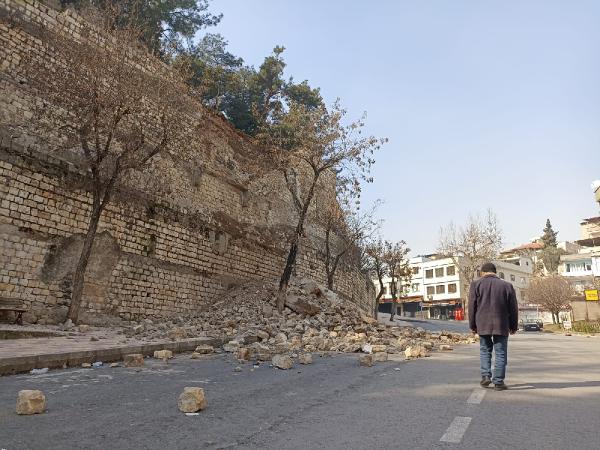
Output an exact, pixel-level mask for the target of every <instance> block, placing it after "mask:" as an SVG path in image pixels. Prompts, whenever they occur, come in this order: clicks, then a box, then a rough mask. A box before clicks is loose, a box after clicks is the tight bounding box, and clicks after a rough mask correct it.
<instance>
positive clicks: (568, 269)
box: [567, 264, 571, 272]
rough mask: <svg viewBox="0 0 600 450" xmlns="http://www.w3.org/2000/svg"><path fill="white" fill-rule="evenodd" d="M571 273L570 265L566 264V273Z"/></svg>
mask: <svg viewBox="0 0 600 450" xmlns="http://www.w3.org/2000/svg"><path fill="white" fill-rule="evenodd" d="M570 271H571V264H567V272H570Z"/></svg>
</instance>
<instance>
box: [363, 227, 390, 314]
mask: <svg viewBox="0 0 600 450" xmlns="http://www.w3.org/2000/svg"><path fill="white" fill-rule="evenodd" d="M363 248H364V255H365V258H364V261H365V262H364V269H365V271H366V272H367V273H369V274H372V275H375V277H377V281H378V283H379V290H378V291H377V295H376V297H375V305H374V314H373V315H374V316H375V317H377V312H378V310H379V300H380V299H381V297H382V296H383V294H384V292H385V286H384V285H383V279H384V277H386V276H387V275H388V267H387V265H386V264H385V263H384V261H383V258H384V248H385V247H384V243H383V241H382V240H381V238H379V239H373V240H370V241H368V242H366V243H365V245H364V247H363Z"/></svg>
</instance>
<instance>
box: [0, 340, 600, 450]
mask: <svg viewBox="0 0 600 450" xmlns="http://www.w3.org/2000/svg"><path fill="white" fill-rule="evenodd" d="M599 339H600V338H586V337H579V336H571V337H566V336H558V335H548V334H541V333H527V334H524V333H519V334H518V335H516V336H515V337H512V338H511V340H510V344H509V371H508V377H507V380H506V381H507V383H508V384H509V385H510V386H511V389H510V390H509V391H505V392H495V391H493V390H490V389H486V390H483V389H481V388H480V387H479V386H478V381H479V373H478V346H477V345H470V346H462V347H458V348H457V349H456V350H455V351H454V352H451V353H444V354H436V355H435V356H433V357H431V358H426V359H420V360H416V361H409V362H404V361H402V362H394V361H390V362H387V363H379V364H377V365H376V366H374V367H372V368H366V367H359V366H358V363H357V356H356V355H335V356H333V357H319V356H316V357H315V358H314V364H312V365H310V366H296V367H295V368H294V369H292V370H289V371H282V370H277V369H273V368H271V367H269V366H268V365H266V364H265V365H262V366H260V367H259V368H256V369H254V370H253V371H251V369H252V365H251V364H245V365H242V368H243V369H242V372H239V373H237V372H234V371H233V369H234V367H235V366H237V363H236V362H234V361H233V360H232V358H231V357H230V356H225V355H220V356H213V357H211V358H209V359H205V360H190V359H189V356H188V355H181V356H178V357H177V358H175V359H174V360H172V361H170V362H169V363H168V364H164V363H162V362H159V361H153V360H147V367H146V368H145V369H143V370H141V371H139V372H136V371H135V370H132V369H125V368H117V369H110V368H108V367H105V368H99V369H76V370H74V369H70V370H59V371H51V372H49V373H48V374H45V375H37V376H32V375H17V376H11V377H3V378H0V448H1V449H7V450H8V449H10V450H13V449H26V448H31V449H65V448H70V449H74V448H77V449H78V448H87V449H107V448H110V449H137V448H144V449H197V448H211V449H212V448H247V449H345V450H348V449H374V448H375V449H379V448H381V449H387V448H390V449H391V448H394V449H397V448H401V449H438V448H439V449H481V448H486V449H507V448H511V449H537V448H540V449H578V450H580V449H598V448H599V447H600V439H599V438H598V419H599V417H600V340H599ZM185 386H200V387H203V388H204V389H205V390H206V393H207V398H208V401H209V407H208V408H207V409H206V410H205V411H203V412H201V413H200V414H199V415H197V416H186V415H184V414H182V413H180V412H179V411H178V409H177V396H178V395H179V393H180V392H181V391H182V389H183V387H185ZM20 389H42V390H43V391H44V392H45V394H46V396H47V400H48V411H47V412H46V413H45V414H43V415H37V416H17V415H16V414H15V413H14V405H15V400H16V394H17V392H18V391H19V390H20Z"/></svg>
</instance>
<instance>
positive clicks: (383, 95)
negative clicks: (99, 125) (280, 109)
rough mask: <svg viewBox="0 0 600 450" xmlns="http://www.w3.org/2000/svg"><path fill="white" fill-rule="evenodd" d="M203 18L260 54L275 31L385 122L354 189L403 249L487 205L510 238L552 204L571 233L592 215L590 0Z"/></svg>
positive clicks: (598, 172)
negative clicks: (359, 188)
mask: <svg viewBox="0 0 600 450" xmlns="http://www.w3.org/2000/svg"><path fill="white" fill-rule="evenodd" d="M211 10H212V11H213V12H222V13H223V14H224V18H223V20H222V22H221V24H220V25H219V26H217V27H216V28H213V29H211V31H216V32H220V33H221V34H223V35H224V36H225V37H226V38H227V39H228V40H229V44H230V51H232V52H233V53H234V54H236V55H238V56H241V57H243V58H244V59H245V61H246V62H247V63H248V64H251V65H255V66H258V65H259V64H260V63H261V61H262V59H263V58H264V56H265V55H267V54H268V53H270V51H271V50H272V48H273V47H274V46H275V45H277V44H280V45H284V46H285V47H286V52H285V53H284V57H285V60H286V62H287V64H288V67H287V74H288V75H293V76H294V79H295V80H296V81H301V80H304V79H307V80H309V82H310V83H311V85H313V86H319V87H321V91H322V94H323V96H324V97H325V99H326V100H327V101H328V102H331V101H333V100H334V99H335V98H336V97H340V98H341V99H342V102H343V103H344V105H345V106H346V107H347V108H348V109H349V111H350V113H351V115H353V116H356V117H358V116H359V115H360V114H361V113H362V112H363V111H367V113H368V119H367V126H368V131H369V132H370V133H372V134H374V135H376V136H383V137H388V138H389V140H390V141H389V143H388V144H387V145H386V146H385V147H384V148H383V149H382V150H381V152H380V154H379V155H378V157H377V163H376V166H375V169H374V177H375V182H374V183H373V184H372V185H369V186H368V187H367V188H366V190H365V196H364V197H365V201H366V202H368V201H373V200H375V199H377V198H381V199H383V200H384V201H385V205H384V206H383V207H382V209H381V211H380V215H381V217H382V218H384V219H385V223H384V226H383V229H382V234H383V236H384V237H385V238H387V239H392V240H399V239H404V240H406V241H407V242H408V244H409V246H410V247H411V248H412V249H413V253H414V254H418V253H427V252H431V251H435V248H436V247H437V241H438V236H439V228H440V226H441V225H444V224H446V223H448V222H450V221H454V222H455V223H460V222H462V221H463V220H464V219H465V218H466V216H467V215H468V214H469V213H470V212H473V213H477V212H479V211H481V212H484V211H485V210H486V209H487V208H488V207H489V208H492V209H493V210H494V211H495V212H496V214H497V215H498V218H499V220H500V222H501V225H502V228H503V230H504V236H505V242H506V246H507V247H510V246H512V245H517V244H520V243H523V242H527V241H528V240H529V239H530V238H532V237H534V236H537V235H539V234H540V233H541V229H542V228H543V226H544V224H545V221H546V218H550V219H551V220H552V223H553V225H554V228H555V230H558V231H559V232H560V234H559V239H562V240H574V239H577V238H579V222H580V219H582V218H585V217H591V216H594V215H597V213H598V208H597V205H596V204H595V203H594V200H593V195H592V191H591V188H590V184H591V182H592V181H593V180H595V179H599V178H600V2H598V1H579V0H573V1H565V0H560V1H551V0H543V1H528V0H501V1H480V0H473V1H462V0H453V1H447V0H438V1H434V0H423V1H422V0H413V1H401V0H397V1H396V0H379V1H365V0H361V1H359V0H302V1H300V0H293V1H292V0H213V1H212V6H211Z"/></svg>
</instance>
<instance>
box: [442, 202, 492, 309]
mask: <svg viewBox="0 0 600 450" xmlns="http://www.w3.org/2000/svg"><path fill="white" fill-rule="evenodd" d="M501 247H502V231H501V230H500V226H499V224H498V219H497V217H496V215H495V214H494V213H493V212H492V211H491V210H488V211H487V214H486V216H485V217H483V218H482V217H481V216H479V215H470V216H469V217H468V219H467V223H466V224H465V225H464V226H462V227H458V228H457V227H456V226H455V225H454V224H453V223H450V224H449V225H447V226H446V227H445V228H442V229H441V231H440V240H439V246H438V252H439V253H440V254H442V255H444V256H446V257H449V258H452V260H453V262H454V265H455V266H456V268H457V269H458V272H459V275H460V279H461V282H462V287H463V289H462V295H461V297H462V299H463V306H464V309H465V315H466V314H467V313H468V302H467V298H468V295H469V289H470V288H471V283H472V282H473V280H474V279H475V277H476V275H477V271H478V270H479V268H480V267H481V265H482V264H483V263H485V262H487V261H491V260H492V259H494V258H495V257H496V256H497V255H498V252H499V251H500V249H501Z"/></svg>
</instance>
